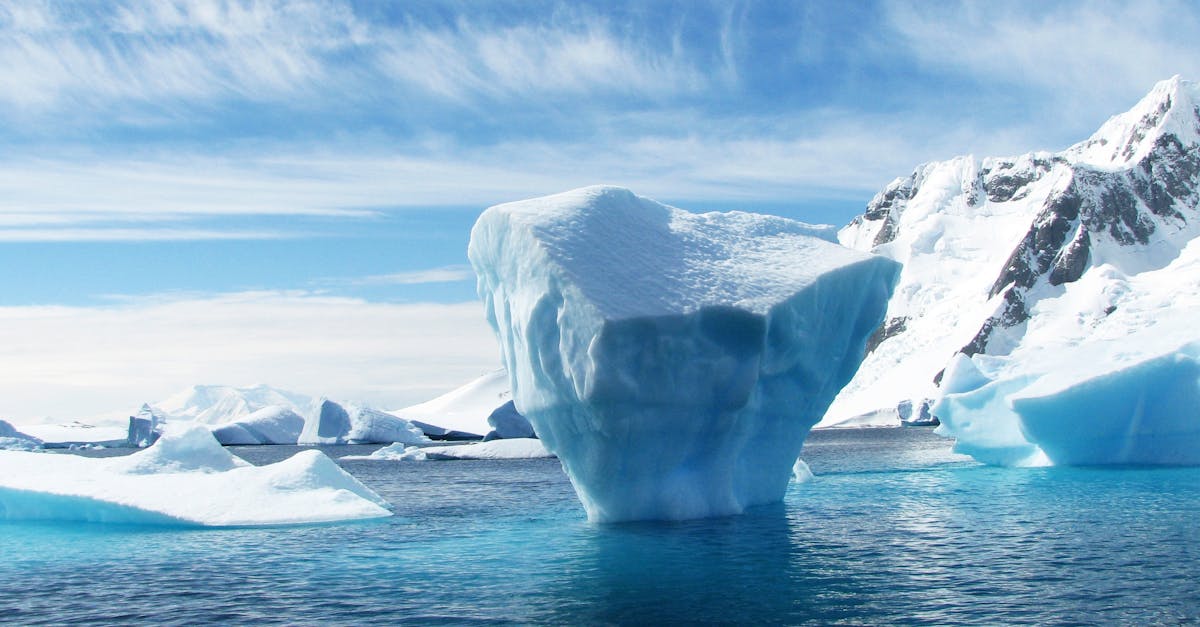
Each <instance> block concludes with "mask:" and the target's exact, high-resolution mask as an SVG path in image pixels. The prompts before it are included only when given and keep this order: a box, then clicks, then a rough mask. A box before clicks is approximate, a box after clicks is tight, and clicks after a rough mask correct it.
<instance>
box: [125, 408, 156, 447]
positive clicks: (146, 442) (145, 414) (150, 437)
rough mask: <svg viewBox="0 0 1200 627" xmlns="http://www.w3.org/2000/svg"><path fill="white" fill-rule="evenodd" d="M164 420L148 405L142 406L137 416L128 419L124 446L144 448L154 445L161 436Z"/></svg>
mask: <svg viewBox="0 0 1200 627" xmlns="http://www.w3.org/2000/svg"><path fill="white" fill-rule="evenodd" d="M164 424H166V421H165V419H164V418H163V416H161V415H160V414H159V413H158V412H156V411H155V410H154V408H153V407H151V406H150V405H149V404H143V405H142V408H141V409H140V410H138V413H137V415H135V416H130V417H129V435H128V436H127V437H126V438H125V439H126V445H127V446H130V447H132V448H146V447H147V446H150V445H151V444H154V442H155V441H156V440H158V437H159V436H160V435H162V429H163V425H164Z"/></svg>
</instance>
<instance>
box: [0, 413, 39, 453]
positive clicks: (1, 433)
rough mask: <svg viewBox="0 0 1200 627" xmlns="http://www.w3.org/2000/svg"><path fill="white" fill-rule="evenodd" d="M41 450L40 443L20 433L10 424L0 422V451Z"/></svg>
mask: <svg viewBox="0 0 1200 627" xmlns="http://www.w3.org/2000/svg"><path fill="white" fill-rule="evenodd" d="M40 448H42V441H41V440H39V439H37V438H35V437H33V436H31V435H27V434H25V433H22V432H20V431H17V429H16V427H14V426H12V425H11V424H9V423H7V422H5V421H3V420H0V450H7V451H35V450H37V449H40Z"/></svg>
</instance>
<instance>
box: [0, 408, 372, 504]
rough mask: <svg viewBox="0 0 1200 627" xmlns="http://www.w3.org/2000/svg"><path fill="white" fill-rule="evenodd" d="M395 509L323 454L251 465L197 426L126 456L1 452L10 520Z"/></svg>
mask: <svg viewBox="0 0 1200 627" xmlns="http://www.w3.org/2000/svg"><path fill="white" fill-rule="evenodd" d="M390 515H391V512H390V511H388V509H387V503H386V501H384V500H383V499H382V498H380V497H379V496H378V495H376V494H375V493H374V492H372V491H371V490H370V489H369V488H367V487H366V486H364V485H363V484H361V483H359V481H358V480H357V479H355V478H354V477H352V476H350V475H349V474H347V473H346V472H345V471H344V470H342V469H341V468H340V467H339V466H338V465H337V464H336V463H334V461H333V460H331V459H329V458H328V457H326V456H325V455H324V454H323V453H321V452H319V451H303V452H301V453H298V454H296V455H295V456H293V457H292V458H290V459H287V460H285V461H282V462H279V463H276V464H271V465H268V466H261V467H257V466H251V465H250V464H248V463H246V462H245V461H243V460H241V459H240V458H238V457H235V456H234V455H232V454H230V453H229V452H228V451H226V450H225V449H223V448H222V447H221V445H220V444H219V443H218V442H217V441H216V440H215V439H214V438H213V436H212V435H211V434H210V433H209V431H208V429H206V428H204V427H202V426H197V425H188V426H183V427H171V426H168V428H167V429H165V430H164V433H163V435H162V437H160V438H159V439H158V441H157V442H156V443H155V444H154V445H152V446H151V447H149V448H147V449H145V450H143V451H139V452H137V453H134V454H132V455H129V456H126V457H114V458H103V459H94V458H86V457H78V456H75V455H55V454H46V453H24V452H11V451H0V519H5V520H65V521H86V522H120V523H136V524H167V525H197V526H233V525H236V526H243V525H279V524H299V523H318V522H331V521H338V520H357V519H365V518H379V517H384V516H390Z"/></svg>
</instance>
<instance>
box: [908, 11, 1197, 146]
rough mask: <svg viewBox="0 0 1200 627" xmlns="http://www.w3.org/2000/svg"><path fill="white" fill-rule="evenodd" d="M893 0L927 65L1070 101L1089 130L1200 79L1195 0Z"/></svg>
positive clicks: (1033, 100)
mask: <svg viewBox="0 0 1200 627" xmlns="http://www.w3.org/2000/svg"><path fill="white" fill-rule="evenodd" d="M888 6H889V9H890V11H889V15H888V17H889V18H890V21H891V23H892V25H893V27H894V28H895V29H896V31H897V32H898V33H899V34H900V35H901V36H902V38H903V40H904V42H905V45H906V46H907V47H908V48H909V49H910V50H911V52H912V53H913V54H914V55H915V56H916V57H917V59H918V61H919V62H920V63H921V64H922V65H924V66H926V67H929V68H933V69H936V70H946V69H949V70H953V71H958V72H962V73H965V74H966V75H969V76H970V77H972V78H974V79H976V80H977V81H979V82H980V83H981V84H986V85H993V86H994V85H1011V86H1013V87H1014V88H1016V89H1020V90H1023V91H1024V90H1032V91H1030V92H1029V93H1028V99H1029V100H1030V107H1031V108H1036V107H1037V106H1039V104H1040V105H1042V106H1045V105H1049V107H1050V108H1060V109H1062V115H1063V118H1066V119H1068V120H1069V119H1070V118H1076V119H1077V120H1079V119H1080V118H1082V119H1081V120H1079V121H1076V122H1075V124H1082V125H1084V127H1085V128H1093V127H1096V126H1098V125H1099V123H1100V122H1102V121H1103V120H1104V119H1106V118H1107V117H1108V116H1110V115H1114V114H1116V113H1119V112H1121V111H1123V110H1124V109H1126V108H1128V107H1129V106H1132V105H1133V104H1134V103H1135V102H1136V101H1137V100H1138V99H1139V98H1140V97H1141V96H1142V95H1144V94H1145V93H1146V92H1147V91H1149V90H1150V88H1151V87H1152V86H1153V85H1154V83H1155V82H1157V81H1159V80H1163V79H1166V78H1170V77H1171V76H1173V75H1175V74H1183V75H1184V76H1185V77H1191V78H1193V79H1197V78H1200V38H1197V37H1196V33H1197V32H1200V18H1198V17H1197V13H1196V11H1195V3H1192V2H1186V1H1176V0H1137V1H1136V2H1133V1H1124V2H1070V3H1060V4H1055V3H1052V4H1047V3H1044V2H1036V3H1035V2H1025V3H980V2H969V1H963V2H958V3H949V4H947V3H936V4H935V3H913V4H891V5H888ZM1039 101H1041V102H1039ZM1047 101H1048V102H1047ZM1018 113H1019V112H1014V115H1016V114H1018ZM1067 123H1068V124H1070V123H1071V122H1069V121H1068V122H1067ZM1079 139H1083V138H1079Z"/></svg>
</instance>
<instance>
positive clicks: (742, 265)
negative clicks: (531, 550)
mask: <svg viewBox="0 0 1200 627" xmlns="http://www.w3.org/2000/svg"><path fill="white" fill-rule="evenodd" d="M823 234H824V233H823V232H822V231H821V230H820V229H814V228H813V227H809V226H808V225H804V224H800V223H797V222H793V221H790V220H784V219H781V218H775V217H769V216H759V215H752V214H746V213H737V212H735V213H726V214H717V213H709V214H701V215H697V214H691V213H688V212H685V211H682V210H679V209H675V208H672V207H667V206H665V205H661V204H659V203H656V202H653V201H651V200H647V199H645V198H641V197H638V196H636V195H634V194H633V193H631V192H629V191H628V190H624V189H619V188H613V187H591V188H585V189H580V190H575V191H571V192H567V193H564V194H559V195H556V196H549V197H545V198H538V199H533V200H528V201H523V202H518V203H509V204H505V205H498V206H495V207H492V208H490V209H488V210H487V211H485V212H484V213H483V215H482V216H480V218H479V220H478V222H477V223H476V224H475V227H474V228H473V229H472V232H471V242H470V246H469V249H468V256H469V257H470V259H471V263H472V265H473V266H474V268H475V272H476V274H477V275H478V286H479V293H480V296H481V297H482V298H483V300H484V303H485V309H486V313H487V317H488V320H489V322H490V323H491V324H492V326H493V328H494V329H495V330H496V332H497V336H498V338H499V341H500V345H501V351H502V356H503V360H504V362H505V366H506V367H507V369H508V372H509V374H510V380H511V384H512V393H513V400H514V402H515V405H516V409H517V410H519V411H520V412H521V413H522V414H524V415H525V417H526V418H528V419H529V422H530V423H531V424H532V425H533V428H534V430H535V431H536V432H537V435H538V436H539V437H540V438H541V439H542V441H543V442H544V443H545V446H546V448H547V449H548V450H549V451H551V452H553V453H555V454H556V455H558V457H559V458H560V459H561V460H562V463H563V467H564V468H565V470H566V472H567V474H568V476H569V477H570V479H571V481H572V483H573V485H574V486H575V489H576V492H577V493H578V495H579V497H580V500H581V501H582V503H583V505H584V508H585V509H586V510H587V513H588V517H589V519H591V520H594V521H616V520H637V519H682V518H694V517H702V516H714V515H723V514H733V513H738V512H741V511H742V510H743V509H744V508H745V507H747V506H751V505H756V504H762V503H769V502H775V501H778V500H780V499H781V498H782V497H783V493H784V490H785V489H786V486H787V483H788V481H789V479H790V477H791V471H792V467H793V464H794V462H795V460H796V457H797V455H798V454H799V451H800V447H801V445H802V444H803V442H804V438H805V436H806V434H807V433H808V430H809V428H810V427H811V426H812V425H813V424H814V423H815V422H816V421H817V420H818V419H819V418H820V416H821V415H822V414H823V413H824V411H825V409H826V407H827V406H828V404H829V402H830V401H831V400H832V399H833V396H834V395H835V394H836V393H837V391H838V390H839V389H840V388H841V386H842V385H843V384H845V382H846V381H848V380H849V379H850V377H851V376H852V375H853V374H854V372H855V370H856V369H857V367H858V364H859V361H860V359H861V358H862V354H863V348H864V345H865V342H866V339H867V337H868V335H870V333H871V331H872V329H874V328H875V327H876V326H878V324H879V322H880V320H881V319H882V314H883V310H884V307H885V304H886V302H887V299H888V297H889V295H890V294H891V288H892V285H893V283H894V281H895V278H896V273H897V271H898V267H897V265H896V264H895V263H892V262H890V261H888V260H886V259H884V258H882V257H876V256H871V255H865V254H863V253H859V252H855V251H852V250H849V249H847V248H843V247H840V246H837V245H836V244H833V243H830V242H828V241H825V240H824V239H821V238H820V236H821V235H823Z"/></svg>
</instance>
